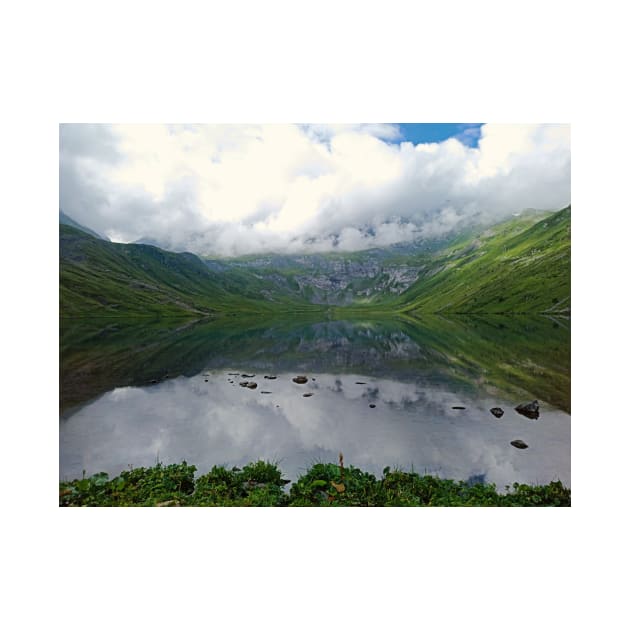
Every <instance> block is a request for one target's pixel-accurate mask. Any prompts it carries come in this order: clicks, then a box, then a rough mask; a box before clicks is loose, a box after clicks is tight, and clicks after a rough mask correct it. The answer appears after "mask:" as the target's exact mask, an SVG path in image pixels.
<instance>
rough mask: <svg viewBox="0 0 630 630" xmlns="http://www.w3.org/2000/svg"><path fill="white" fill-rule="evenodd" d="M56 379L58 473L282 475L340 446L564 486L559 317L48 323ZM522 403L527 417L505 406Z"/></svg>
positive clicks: (439, 467) (399, 460)
mask: <svg viewBox="0 0 630 630" xmlns="http://www.w3.org/2000/svg"><path fill="white" fill-rule="evenodd" d="M242 375H248V376H245V377H244V376H242ZM252 375H253V376H252ZM297 375H305V376H306V377H307V378H308V382H307V383H306V384H302V385H300V384H296V383H294V382H293V380H292V379H293V378H294V377H295V376H297ZM265 376H275V377H276V378H274V379H270V378H265ZM241 381H253V382H255V383H256V384H257V387H256V389H248V388H245V387H241V386H240V385H239V383H240V382H241ZM60 385H61V391H60V427H59V432H60V444H59V461H60V471H59V472H60V478H61V479H74V478H77V477H79V478H80V477H81V475H82V473H83V471H84V470H85V473H86V475H91V474H94V473H96V472H100V471H105V472H108V473H109V474H110V476H115V475H117V474H118V473H119V472H121V471H122V470H124V469H126V468H128V467H129V466H132V467H138V466H151V465H154V464H155V463H156V461H157V460H158V459H159V460H160V461H161V462H163V463H164V464H170V463H179V462H181V461H182V460H186V461H187V462H188V463H191V464H195V465H196V466H197V469H198V474H202V473H204V472H207V471H208V470H209V469H210V468H211V467H212V466H213V465H215V464H224V465H227V466H230V467H231V466H235V465H237V466H241V465H243V464H245V463H248V462H251V461H256V460H257V459H265V460H270V461H276V462H278V464H279V466H280V468H281V470H282V471H283V473H284V476H285V477H287V478H289V479H291V480H295V479H296V478H297V477H298V476H299V475H300V474H301V473H302V472H304V471H305V469H306V468H308V467H309V466H310V465H311V464H313V463H314V462H317V461H326V462H336V461H337V458H338V454H339V452H343V454H344V461H345V463H346V465H354V466H358V467H359V468H361V469H363V470H366V471H370V472H373V473H374V474H376V475H377V476H380V474H381V471H382V470H383V468H384V467H385V466H391V467H395V466H398V467H400V468H403V469H405V470H411V469H413V470H415V471H417V472H420V473H424V472H427V473H431V474H436V475H439V476H441V477H446V478H452V479H457V480H460V479H463V480H466V479H469V480H473V481H476V480H484V481H488V482H493V483H496V484H497V487H498V488H499V489H502V488H503V486H504V485H507V484H512V483H513V482H520V483H537V482H538V483H547V482H549V481H552V480H556V479H560V480H561V481H562V482H563V483H565V484H566V485H570V433H571V421H570V415H569V414H570V327H569V321H568V320H559V319H551V318H546V317H539V318H521V317H505V316H504V317H491V318H488V317H466V318H457V319H456V318H451V317H449V318H448V319H446V318H442V317H440V318H438V317H432V318H426V319H422V320H411V319H404V320H403V319H401V320H388V321H314V320H299V319H296V318H294V319H292V320H290V321H278V320H275V321H262V320H260V319H258V320H245V319H241V318H235V317H234V318H232V317H230V318H224V319H222V320H221V321H201V322H192V323H191V322H183V321H181V320H178V321H158V322H148V321H132V322H125V321H121V320H108V321H105V322H94V321H85V320H63V321H62V326H61V374H60ZM304 394H312V395H311V396H308V397H305V396H304ZM534 399H537V400H538V401H539V403H540V417H539V419H537V420H531V419H529V418H526V417H524V416H522V415H520V414H518V413H517V412H516V411H515V410H514V407H515V406H516V405H518V404H519V403H522V402H529V401H531V400H534ZM370 405H373V407H371V406H370ZM454 407H464V409H454ZM492 407H501V408H502V409H503V410H504V411H505V414H504V415H503V417H502V418H500V419H498V418H495V417H494V416H493V415H492V414H491V413H490V409H491V408H492ZM516 439H520V440H523V441H524V442H525V443H527V444H528V445H529V448H527V449H523V450H519V449H517V448H514V447H513V446H512V445H511V444H510V442H511V441H513V440H516Z"/></svg>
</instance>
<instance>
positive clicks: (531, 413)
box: [514, 400, 540, 420]
mask: <svg viewBox="0 0 630 630" xmlns="http://www.w3.org/2000/svg"><path fill="white" fill-rule="evenodd" d="M514 409H515V410H516V411H518V413H520V414H521V415H522V416H526V417H527V418H531V419H532V420H536V419H537V418H538V417H539V416H540V413H538V410H539V406H538V401H537V400H533V401H532V402H530V403H521V404H520V405H519V406H518V407H514Z"/></svg>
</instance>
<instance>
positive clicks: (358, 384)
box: [355, 381, 365, 385]
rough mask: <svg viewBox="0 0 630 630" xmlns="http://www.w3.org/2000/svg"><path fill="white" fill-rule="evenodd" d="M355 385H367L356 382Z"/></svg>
mask: <svg viewBox="0 0 630 630" xmlns="http://www.w3.org/2000/svg"><path fill="white" fill-rule="evenodd" d="M355 385H365V383H364V382H363V381H356V383H355Z"/></svg>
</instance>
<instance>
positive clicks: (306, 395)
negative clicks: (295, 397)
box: [302, 392, 313, 398]
mask: <svg viewBox="0 0 630 630" xmlns="http://www.w3.org/2000/svg"><path fill="white" fill-rule="evenodd" d="M312 395H313V393H312V392H308V394H302V396H304V398H309V397H310V396H312Z"/></svg>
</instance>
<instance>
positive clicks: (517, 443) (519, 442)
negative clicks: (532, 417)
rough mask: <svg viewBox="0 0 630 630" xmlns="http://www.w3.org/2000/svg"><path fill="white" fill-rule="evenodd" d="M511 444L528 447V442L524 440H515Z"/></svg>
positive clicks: (516, 446)
mask: <svg viewBox="0 0 630 630" xmlns="http://www.w3.org/2000/svg"><path fill="white" fill-rule="evenodd" d="M510 444H511V445H512V446H514V447H515V448H527V444H525V442H523V440H513V441H512V442H510Z"/></svg>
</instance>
